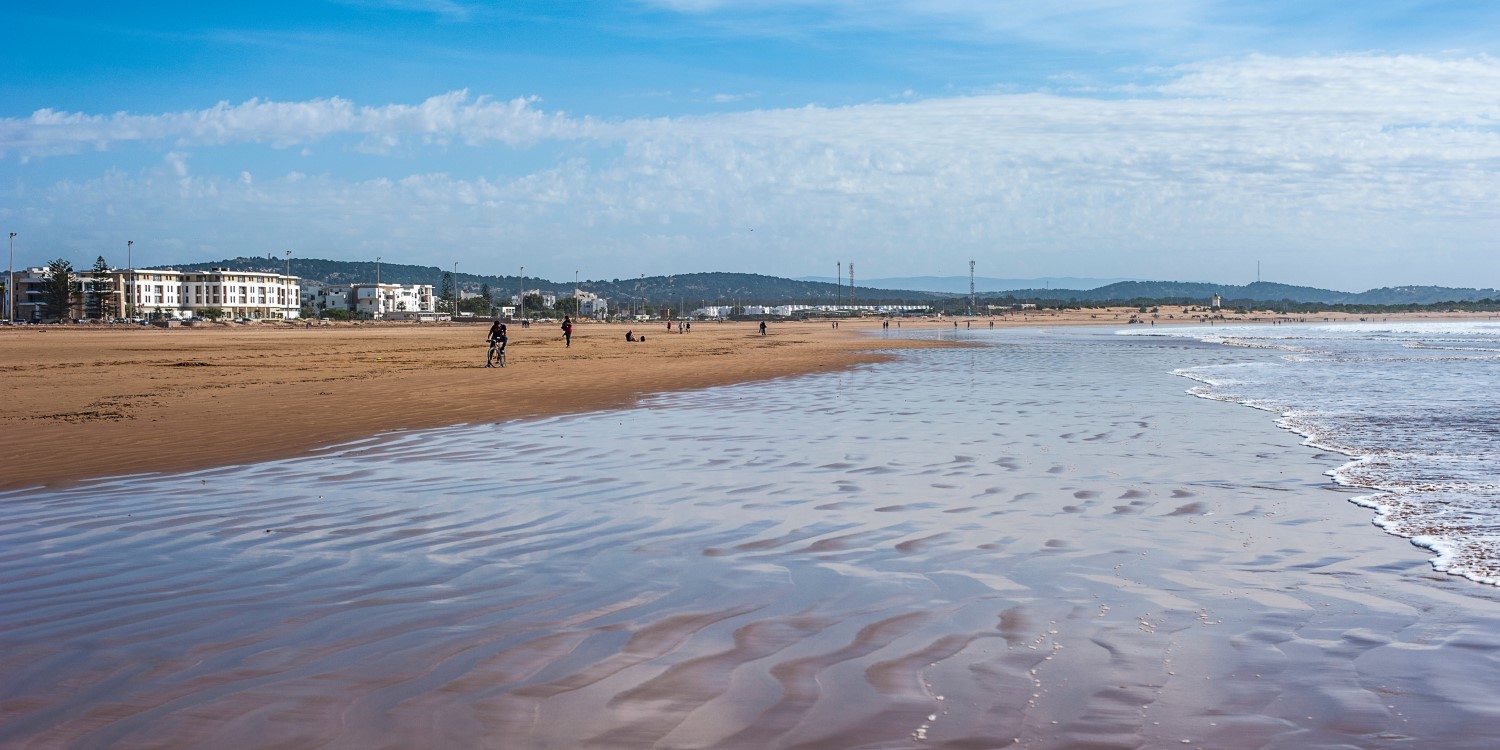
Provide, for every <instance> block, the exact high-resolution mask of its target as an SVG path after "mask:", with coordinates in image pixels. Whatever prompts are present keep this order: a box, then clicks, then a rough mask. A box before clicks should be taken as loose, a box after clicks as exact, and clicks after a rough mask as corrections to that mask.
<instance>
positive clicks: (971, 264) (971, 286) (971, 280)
mask: <svg viewBox="0 0 1500 750" xmlns="http://www.w3.org/2000/svg"><path fill="white" fill-rule="evenodd" d="M969 314H970V315H973V314H974V261H972V260H971V261H969Z"/></svg>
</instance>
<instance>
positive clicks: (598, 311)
mask: <svg viewBox="0 0 1500 750" xmlns="http://www.w3.org/2000/svg"><path fill="white" fill-rule="evenodd" d="M578 312H579V313H580V314H582V315H587V316H589V317H593V318H602V317H604V316H605V315H608V314H609V300H606V299H604V298H603V297H600V296H599V295H597V294H594V293H593V292H583V291H580V292H578Z"/></svg>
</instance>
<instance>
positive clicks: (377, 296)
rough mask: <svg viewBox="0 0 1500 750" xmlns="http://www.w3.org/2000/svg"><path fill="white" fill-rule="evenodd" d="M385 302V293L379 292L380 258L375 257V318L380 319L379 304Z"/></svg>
mask: <svg viewBox="0 0 1500 750" xmlns="http://www.w3.org/2000/svg"><path fill="white" fill-rule="evenodd" d="M384 301H385V293H384V292H381V291H380V256H379V255H377V256H375V317H377V318H379V317H380V307H381V303H383V302H384Z"/></svg>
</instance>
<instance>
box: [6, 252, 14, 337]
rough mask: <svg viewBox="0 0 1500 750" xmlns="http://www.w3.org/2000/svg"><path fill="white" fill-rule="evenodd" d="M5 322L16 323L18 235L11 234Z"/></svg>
mask: <svg viewBox="0 0 1500 750" xmlns="http://www.w3.org/2000/svg"><path fill="white" fill-rule="evenodd" d="M5 320H6V321H7V322H9V323H10V324H12V325H14V324H15V322H16V233H15V232H11V233H10V270H9V271H7V272H6V276H5Z"/></svg>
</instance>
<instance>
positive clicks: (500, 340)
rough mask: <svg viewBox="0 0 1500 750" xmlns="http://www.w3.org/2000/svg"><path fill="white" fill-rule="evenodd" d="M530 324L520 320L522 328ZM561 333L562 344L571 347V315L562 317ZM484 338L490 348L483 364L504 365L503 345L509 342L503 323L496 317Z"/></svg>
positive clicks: (487, 365) (486, 365) (527, 321)
mask: <svg viewBox="0 0 1500 750" xmlns="http://www.w3.org/2000/svg"><path fill="white" fill-rule="evenodd" d="M530 325H531V321H529V320H523V321H521V327H522V328H528V327H530ZM562 333H563V346H564V347H567V348H569V349H571V348H573V319H572V318H571V317H568V316H564V317H563V322H562ZM485 340H486V341H487V342H489V345H490V350H489V353H488V354H486V355H485V357H484V366H485V367H494V366H495V365H497V364H498V365H500V366H501V367H504V366H505V347H506V346H507V345H508V344H510V335H509V334H508V333H507V332H506V328H505V323H503V322H501V321H500V319H499V318H496V319H495V322H494V323H492V324H490V331H489V334H487V335H486V337H485Z"/></svg>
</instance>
